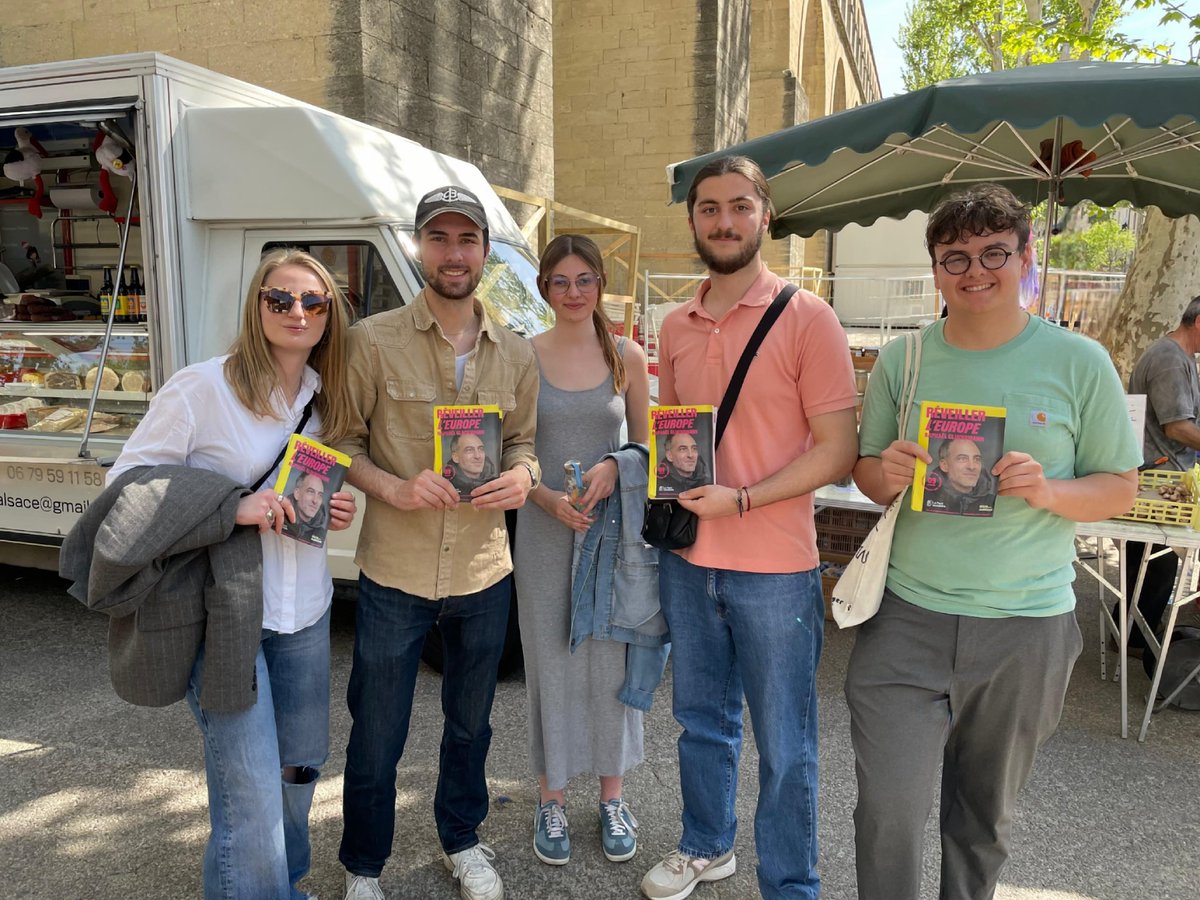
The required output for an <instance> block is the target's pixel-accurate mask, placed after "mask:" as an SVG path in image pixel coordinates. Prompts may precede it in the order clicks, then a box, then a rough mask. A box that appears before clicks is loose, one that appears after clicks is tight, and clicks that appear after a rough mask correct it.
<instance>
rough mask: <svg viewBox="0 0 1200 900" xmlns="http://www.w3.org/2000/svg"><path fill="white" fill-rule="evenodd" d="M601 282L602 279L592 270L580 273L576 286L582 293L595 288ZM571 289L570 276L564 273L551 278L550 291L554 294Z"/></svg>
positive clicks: (563, 292)
mask: <svg viewBox="0 0 1200 900" xmlns="http://www.w3.org/2000/svg"><path fill="white" fill-rule="evenodd" d="M599 283H600V279H599V278H597V277H596V276H595V275H594V274H593V273H591V272H587V273H585V274H583V275H580V276H579V277H578V278H576V279H575V287H576V289H578V291H579V293H581V294H586V293H587V292H588V291H591V290H594V289H595V287H596V285H598V284H599ZM569 290H571V279H570V278H567V277H566V276H563V275H555V276H554V277H553V278H551V279H550V292H551V293H552V294H565V293H566V292H567V291H569Z"/></svg>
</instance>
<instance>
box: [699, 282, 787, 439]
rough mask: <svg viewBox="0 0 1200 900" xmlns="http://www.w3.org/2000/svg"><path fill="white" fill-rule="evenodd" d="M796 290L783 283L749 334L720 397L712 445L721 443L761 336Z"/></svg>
mask: <svg viewBox="0 0 1200 900" xmlns="http://www.w3.org/2000/svg"><path fill="white" fill-rule="evenodd" d="M796 290H797V288H796V285H794V284H788V285H784V288H783V290H781V291H780V292H779V293H778V294H776V295H775V299H774V300H773V301H772V302H771V305H770V306H768V307H767V311H766V312H765V313H763V317H762V318H761V319H759V321H758V327H757V328H755V329H754V334H752V335H750V343H748V344H746V349H745V350H743V351H742V358H741V359H739V360H738V364H737V368H736V369H734V370H733V377H732V378H730V379H729V387H727V388H725V396H724V397H722V398H721V408H720V409H719V410H717V436H716V440H715V441H714V442H713V446H714V447H715V446H718V445H719V444H720V443H721V435H723V434H724V433H725V426H726V425H727V424H728V423H729V417H730V416H731V415H733V407H734V405H735V404H736V403H737V399H738V394H740V393H741V392H742V382H744V381H745V380H746V373H747V372H748V371H749V370H750V363H751V362H752V361H753V359H754V354H756V353H758V348H759V347H760V346H762V342H763V338H765V337H766V336H767V332H768V331H770V330H771V326H772V325H774V324H775V320H776V319H778V318H779V316H780V315H781V314H782V313H783V310H784V307H786V306H787V304H788V301H789V300H791V299H792V294H794V293H796Z"/></svg>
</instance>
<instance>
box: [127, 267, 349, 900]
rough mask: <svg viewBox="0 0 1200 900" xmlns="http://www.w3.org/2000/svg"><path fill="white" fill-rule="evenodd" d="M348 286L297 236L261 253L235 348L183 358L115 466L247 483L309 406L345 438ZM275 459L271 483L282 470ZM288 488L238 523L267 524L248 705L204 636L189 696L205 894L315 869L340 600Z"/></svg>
mask: <svg viewBox="0 0 1200 900" xmlns="http://www.w3.org/2000/svg"><path fill="white" fill-rule="evenodd" d="M344 304H345V301H344V300H343V298H342V294H341V291H340V290H339V289H338V288H337V286H336V285H335V284H334V281H333V278H332V277H331V276H330V274H329V272H328V271H327V270H326V269H325V268H324V266H322V265H321V264H320V263H319V262H318V261H317V260H316V259H314V258H313V257H311V256H309V255H308V254H307V253H304V252H302V251H299V250H289V249H282V250H273V251H271V252H269V253H268V254H266V255H265V256H264V257H263V259H262V262H261V263H260V265H259V267H258V270H257V271H256V272H255V273H254V275H253V277H252V278H251V280H250V289H249V292H248V294H247V297H246V304H245V307H244V309H243V312H242V324H241V331H240V333H239V335H238V337H237V340H236V341H235V342H234V344H233V347H232V348H231V349H230V351H229V354H228V355H227V356H221V357H216V358H214V359H210V360H208V361H206V362H202V363H197V364H195V365H191V366H188V367H187V368H185V369H181V370H180V371H179V372H177V373H175V375H173V376H172V377H171V378H170V379H169V380H168V381H167V383H166V384H164V385H163V387H162V389H161V390H159V391H158V393H157V394H156V395H155V397H154V400H153V401H152V402H151V404H150V409H149V411H148V412H147V413H146V416H145V418H143V419H142V421H141V423H140V424H139V425H138V427H137V428H136V429H135V430H134V432H133V434H132V435H131V436H130V438H129V440H128V441H126V443H125V446H124V449H123V450H122V451H121V455H120V456H119V457H118V458H117V461H116V463H115V464H114V465H113V467H112V469H111V470H110V471H109V474H108V483H109V484H112V483H113V482H114V481H115V480H117V479H119V478H120V477H121V475H122V474H123V473H125V472H126V471H127V470H129V469H133V468H135V467H139V466H164V465H175V466H189V467H195V468H199V469H207V470H209V471H213V472H219V473H222V474H224V475H226V476H228V477H229V478H231V479H233V480H234V481H235V482H237V483H239V484H246V485H250V484H253V483H254V481H255V480H256V479H257V478H258V477H259V476H261V475H263V474H264V473H265V472H266V471H267V469H268V467H272V466H273V465H274V464H273V463H272V460H273V459H274V458H275V457H276V455H277V453H278V451H279V450H280V449H281V448H283V447H284V446H285V445H286V444H287V442H288V438H289V437H290V436H291V434H292V432H293V431H294V430H295V428H296V426H297V423H298V422H299V421H300V420H301V417H302V416H303V414H304V410H305V407H306V406H309V405H310V404H311V416H310V417H309V418H308V421H307V424H306V425H305V426H304V429H303V431H302V432H301V433H302V434H304V435H306V436H309V437H312V438H314V439H316V440H319V441H322V442H325V443H334V442H337V441H339V440H341V439H342V438H344V437H345V435H346V434H347V433H348V431H349V428H350V423H351V419H350V403H349V394H348V392H347V382H346V332H347V328H348V325H349V322H348V318H347V312H346V308H345V305H344ZM275 468H276V471H271V472H270V474H269V475H268V476H267V478H266V480H265V482H264V483H265V484H268V485H273V484H274V483H275V477H276V475H277V466H275ZM297 512H298V510H297V506H296V504H294V503H293V501H292V499H291V498H288V497H284V496H283V495H279V494H276V493H274V491H273V490H272V489H270V488H264V489H263V490H261V491H258V492H257V493H247V495H246V496H245V497H243V498H242V500H241V502H240V503H239V504H238V507H237V520H236V521H237V525H238V526H242V527H249V528H257V529H258V530H259V531H260V532H261V534H262V594H263V598H262V628H261V639H260V642H259V648H258V654H257V659H256V660H255V664H254V679H255V681H256V684H257V690H256V692H255V695H256V696H255V700H254V703H253V705H252V706H250V707H249V708H248V709H244V710H241V711H238V712H225V711H214V710H212V709H206V708H205V706H204V704H203V703H202V702H201V697H202V694H203V692H204V685H205V683H206V681H207V680H208V679H210V678H216V677H221V676H222V675H223V674H225V673H220V672H210V671H207V670H206V668H205V662H206V659H205V652H204V651H205V648H204V646H201V648H200V653H199V655H198V656H197V658H196V661H195V664H194V667H193V669H192V674H191V678H190V681H189V685H188V691H187V700H188V704H189V706H191V709H192V713H193V715H194V716H195V718H196V724H197V725H198V726H199V728H200V733H201V735H202V736H203V738H204V767H205V774H206V776H207V780H208V813H209V821H210V824H211V826H212V830H211V832H210V834H209V838H208V845H207V848H206V850H205V853H204V896H205V898H206V900H235V898H245V897H254V898H261V900H298V898H303V897H307V896H308V895H307V894H305V893H303V892H302V891H300V890H299V888H297V887H296V884H297V882H298V881H300V879H301V878H303V877H304V874H305V873H306V872H307V871H308V868H309V860H310V850H309V839H308V813H309V808H310V807H311V805H312V799H313V792H314V790H315V788H316V783H317V778H318V777H319V776H320V773H321V766H322V765H324V763H325V760H326V757H327V756H328V754H329V608H330V604H331V601H332V599H333V580H332V578H331V577H330V574H329V566H328V564H327V563H326V557H325V548H323V547H309V546H306V545H304V544H302V543H300V542H298V541H294V540H291V539H290V538H286V537H283V536H281V535H280V533H279V532H280V530H281V529H282V528H283V523H284V520H285V518H286V519H287V520H288V521H292V522H295V521H296V519H297ZM354 513H355V505H354V497H353V495H352V494H350V493H349V492H347V491H339V492H337V493H335V494H333V495H332V496H331V497H330V501H329V514H330V525H329V527H330V528H331V529H332V530H335V531H336V530H341V529H344V528H347V527H349V525H350V523H351V521H352V519H353V517H354Z"/></svg>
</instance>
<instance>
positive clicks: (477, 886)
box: [442, 844, 504, 900]
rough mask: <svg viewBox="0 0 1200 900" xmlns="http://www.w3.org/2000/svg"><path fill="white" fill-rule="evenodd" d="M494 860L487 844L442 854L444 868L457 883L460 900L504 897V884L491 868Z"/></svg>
mask: <svg viewBox="0 0 1200 900" xmlns="http://www.w3.org/2000/svg"><path fill="white" fill-rule="evenodd" d="M495 858H496V854H495V852H494V851H493V850H492V848H491V847H489V846H487V844H476V845H475V846H474V847H468V848H467V849H466V850H460V851H459V852H458V853H451V854H449V855H447V854H445V853H443V854H442V860H443V861H444V862H445V863H446V868H447V869H449V870H450V872H451V873H452V874H453V875H454V878H455V880H456V881H458V894H459V896H460V897H462V900H501V898H503V897H504V882H503V881H501V880H500V873H498V872H497V871H496V870H495V869H494V868H493V867H492V860H493V859H495Z"/></svg>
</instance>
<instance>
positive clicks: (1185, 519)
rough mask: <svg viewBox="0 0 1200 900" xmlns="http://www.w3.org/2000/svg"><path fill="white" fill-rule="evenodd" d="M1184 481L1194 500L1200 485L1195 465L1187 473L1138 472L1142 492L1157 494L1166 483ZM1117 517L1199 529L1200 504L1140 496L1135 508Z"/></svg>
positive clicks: (1156, 470) (1197, 469)
mask: <svg viewBox="0 0 1200 900" xmlns="http://www.w3.org/2000/svg"><path fill="white" fill-rule="evenodd" d="M1180 481H1182V482H1183V483H1184V484H1185V485H1186V486H1187V488H1188V490H1189V492H1190V493H1191V495H1192V497H1196V496H1197V494H1198V492H1197V485H1200V468H1198V467H1196V466H1193V467H1192V468H1191V469H1189V470H1188V471H1187V472H1178V471H1174V470H1168V469H1147V470H1146V471H1144V472H1138V491H1139V493H1140V492H1143V491H1156V490H1158V488H1159V487H1161V486H1162V485H1164V484H1176V483H1178V482H1180ZM1114 518H1117V519H1125V520H1128V521H1130V522H1153V523H1154V524H1155V525H1182V526H1184V527H1185V528H1193V529H1195V528H1197V527H1200V503H1197V502H1194V501H1193V502H1191V503H1180V502H1177V501H1175V500H1164V499H1162V498H1161V497H1157V498H1151V497H1138V498H1137V499H1136V500H1134V501H1133V509H1131V510H1129V512H1127V513H1125V514H1124V515H1122V516H1115V517H1114Z"/></svg>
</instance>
